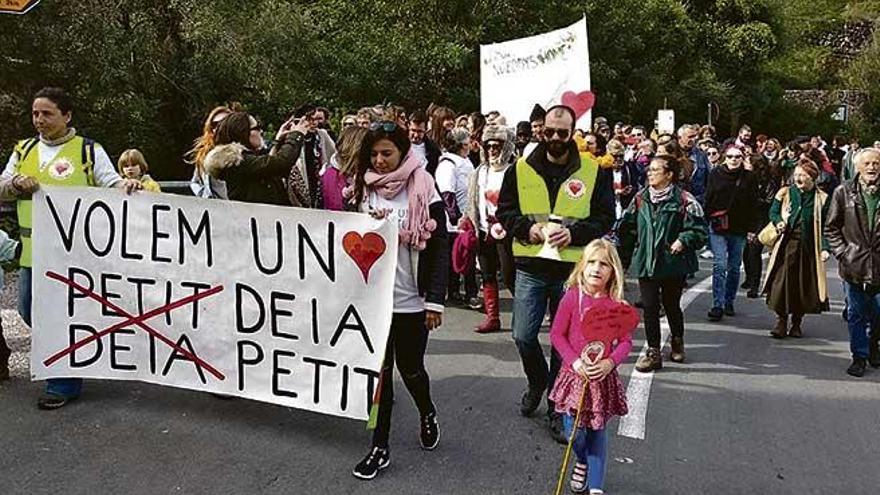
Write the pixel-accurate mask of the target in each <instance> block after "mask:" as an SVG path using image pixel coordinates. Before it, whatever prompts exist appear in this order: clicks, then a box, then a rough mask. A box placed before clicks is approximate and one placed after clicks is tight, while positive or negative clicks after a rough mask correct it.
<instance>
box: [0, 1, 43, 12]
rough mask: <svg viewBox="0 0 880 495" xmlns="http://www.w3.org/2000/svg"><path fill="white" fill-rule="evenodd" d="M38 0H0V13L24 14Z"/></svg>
mask: <svg viewBox="0 0 880 495" xmlns="http://www.w3.org/2000/svg"><path fill="white" fill-rule="evenodd" d="M38 3H40V0H0V14H26V13H27V12H28V11H29V10H31V9H32V8H34V7H36V6H37V4H38Z"/></svg>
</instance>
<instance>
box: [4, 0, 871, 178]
mask: <svg viewBox="0 0 880 495" xmlns="http://www.w3.org/2000/svg"><path fill="white" fill-rule="evenodd" d="M876 3H877V2H876V1H867V2H849V3H848V4H847V6H846V8H841V7H840V2H836V1H833V0H809V1H807V0H690V1H674V0H615V1H608V0H604V1H598V0H590V1H571V0H566V1H562V0H519V1H515V0H444V1H439V0H418V1H416V0H373V1H366V0H254V1H252V2H235V1H232V0H216V1H211V2H199V1H196V0H171V1H167V0H166V1H157V0H116V1H114V2H107V1H103V0H84V1H81V2H54V1H43V2H42V3H41V4H40V5H39V6H38V7H37V8H36V9H35V10H33V11H32V12H31V13H29V14H27V15H25V16H20V17H18V16H15V17H14V16H3V17H0V30H2V32H3V33H4V35H5V36H4V41H5V43H4V44H3V45H0V73H2V74H3V85H2V89H0V119H2V121H3V122H4V126H3V127H2V128H0V150H3V151H4V154H5V153H8V151H9V150H10V149H11V146H12V144H13V142H14V140H15V139H18V138H21V137H24V136H28V135H31V134H32V133H33V129H32V127H31V125H30V122H29V119H28V109H29V106H30V105H29V104H30V98H31V95H32V94H33V92H34V91H36V90H37V89H39V88H40V87H42V86H44V85H49V84H54V85H61V86H63V87H66V88H67V89H68V90H69V91H71V92H72V93H73V94H74V95H75V97H76V102H77V110H76V116H75V123H76V125H77V126H78V127H79V128H80V129H82V131H83V132H84V133H86V134H88V135H90V136H92V137H94V138H96V139H98V140H99V141H100V142H101V143H103V144H104V145H105V147H106V148H107V149H108V150H109V151H110V153H111V156H118V154H119V153H121V152H122V150H123V149H125V148H128V147H139V148H141V149H142V150H144V151H145V153H146V155H147V158H148V160H149V161H150V162H151V164H152V167H153V168H154V172H155V173H156V175H157V176H159V177H161V178H186V177H188V176H189V174H190V173H191V172H190V169H188V167H187V166H185V165H184V164H183V162H182V159H181V156H182V154H183V153H184V152H185V150H186V149H187V148H188V147H189V145H190V143H191V141H192V139H193V138H194V137H195V136H196V134H197V133H198V131H199V127H200V123H201V119H203V118H204V115H205V114H206V112H207V111H208V110H209V109H210V108H211V107H213V106H215V105H217V104H221V103H224V102H229V101H240V102H242V103H244V104H245V106H246V107H247V108H248V109H249V110H250V111H251V112H253V113H254V114H256V115H257V116H258V117H259V118H261V119H262V120H264V121H266V122H269V123H272V122H279V121H280V120H281V119H283V118H284V117H285V116H286V115H287V114H288V113H289V112H290V110H291V109H292V108H293V107H294V106H295V105H297V104H299V103H303V102H306V101H311V102H317V103H321V104H323V105H326V106H329V107H331V108H334V109H338V111H339V112H343V111H351V110H353V109H356V108H358V107H360V106H363V105H369V104H374V103H378V102H394V103H398V104H402V105H404V106H406V107H407V108H415V107H421V108H424V107H426V106H427V104H428V103H430V102H438V103H444V104H447V105H449V106H452V107H453V108H455V109H456V110H459V111H462V112H463V111H472V110H475V109H477V108H479V60H478V55H479V45H480V44H481V43H491V42H499V41H505V40H508V39H513V38H518V37H522V36H530V35H534V34H538V33H541V32H544V31H548V30H551V29H557V28H559V27H562V26H565V25H568V24H571V23H573V22H575V21H577V20H578V19H579V18H580V17H581V16H582V15H586V16H587V20H588V26H589V30H590V44H591V46H590V49H591V59H592V60H591V74H592V79H593V88H594V91H595V92H596V94H597V95H598V98H597V105H596V113H597V114H602V115H607V116H609V117H611V118H614V119H621V120H629V121H634V122H640V123H645V124H650V123H652V122H653V119H654V116H655V111H656V109H657V108H662V107H663V106H664V105H667V106H668V107H670V108H674V109H676V112H677V115H678V120H679V121H705V119H706V116H705V115H706V108H707V104H709V103H710V102H712V103H716V104H718V105H719V107H720V108H721V122H720V123H719V124H720V127H721V128H722V130H725V131H727V130H729V129H730V128H733V127H735V126H737V125H738V124H739V123H741V122H751V123H754V124H756V126H757V127H759V128H760V127H761V126H764V127H766V128H774V129H779V132H783V133H789V134H791V133H794V132H797V131H798V130H799V129H794V128H791V127H792V126H795V125H802V122H801V121H802V120H804V119H799V120H798V121H796V122H791V123H790V124H785V125H779V121H778V119H779V115H780V113H779V112H780V111H783V110H785V111H790V109H788V108H787V107H784V106H783V103H782V92H783V89H784V88H811V87H834V86H835V85H836V84H842V83H845V82H851V81H863V82H864V81H867V80H868V79H866V78H868V77H873V81H877V80H880V78H878V77H876V76H877V72H876V71H877V70H880V69H878V68H877V67H876V60H877V59H880V57H877V56H876V50H877V49H878V48H877V46H876V44H875V48H874V49H873V50H874V53H875V56H874V59H873V60H867V58H866V57H862V60H860V61H857V62H856V64H855V65H854V66H853V68H851V69H848V72H846V73H845V74H844V75H842V76H841V75H839V74H838V72H837V71H836V70H832V69H830V68H829V67H831V65H829V64H828V63H827V61H828V58H829V57H830V54H829V52H828V50H825V49H823V48H821V47H818V46H817V45H816V44H815V43H813V41H814V40H815V38H816V37H817V36H818V35H819V34H821V33H822V32H824V31H827V30H828V29H831V28H833V27H834V26H837V25H839V24H840V23H841V22H843V20H845V19H847V18H852V17H854V16H862V17H864V16H870V15H873V14H874V13H875V12H876V10H877V9H876ZM874 84H876V83H874ZM806 117H809V118H816V116H815V115H808V116H806Z"/></svg>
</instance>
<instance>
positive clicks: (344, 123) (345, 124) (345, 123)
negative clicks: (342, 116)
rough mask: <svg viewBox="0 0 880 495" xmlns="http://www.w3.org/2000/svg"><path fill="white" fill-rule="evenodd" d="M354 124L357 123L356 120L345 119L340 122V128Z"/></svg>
mask: <svg viewBox="0 0 880 495" xmlns="http://www.w3.org/2000/svg"><path fill="white" fill-rule="evenodd" d="M356 124H357V122H355V121H353V120H346V121H345V122H343V123H342V128H343V129H345V128H346V127H353V126H355V125H356Z"/></svg>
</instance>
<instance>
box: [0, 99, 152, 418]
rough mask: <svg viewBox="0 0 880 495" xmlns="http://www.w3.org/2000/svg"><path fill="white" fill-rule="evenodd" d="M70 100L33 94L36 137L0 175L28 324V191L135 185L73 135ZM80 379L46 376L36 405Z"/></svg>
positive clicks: (59, 398) (54, 399)
mask: <svg viewBox="0 0 880 495" xmlns="http://www.w3.org/2000/svg"><path fill="white" fill-rule="evenodd" d="M72 117H73V104H72V101H71V98H70V96H68V95H67V93H65V91H64V90H63V89H61V88H43V89H41V90H40V91H39V92H37V94H36V95H35V96H34V101H33V105H32V113H31V118H32V121H33V124H34V127H35V128H36V129H37V132H39V135H38V136H37V137H35V138H31V139H25V140H23V141H20V142H19V143H18V144H17V145H16V146H15V149H14V150H13V152H12V156H10V157H9V161H8V162H7V163H6V169H5V170H4V171H3V174H2V175H0V200H4V201H12V200H16V202H17V208H18V223H19V228H20V232H21V244H22V251H21V258H20V259H19V265H21V272H20V273H19V279H18V282H19V291H18V312H19V314H21V317H22V319H23V320H24V321H25V323H27V324H28V325H30V324H31V298H32V284H31V280H32V279H31V250H32V249H31V248H32V246H31V228H32V225H33V224H32V223H31V206H32V201H31V195H32V194H33V193H35V192H36V191H37V190H38V189H39V188H40V185H41V184H45V185H52V186H96V187H115V188H119V189H123V190H125V192H126V193H131V192H132V191H135V190H137V189H140V188H141V186H140V183H139V182H138V181H133V180H128V179H123V178H122V177H120V176H119V174H118V173H117V172H116V170H115V168H114V167H113V163H112V162H111V161H110V157H109V156H107V153H106V152H105V151H104V149H103V148H102V147H101V146H100V145H98V144H97V143H95V142H94V141H92V140H90V139H87V138H83V137H81V136H78V135H77V134H76V129H74V128H73V127H70V120H71V118H72ZM81 389H82V380H81V379H78V378H60V379H51V380H48V381H47V383H46V393H45V394H44V395H43V396H42V397H40V399H39V400H38V401H37V407H39V408H40V409H46V410H48V409H58V408H59V407H63V406H65V405H66V404H67V403H68V402H70V401H71V400H73V399H76V398H77V397H79V394H80V391H81Z"/></svg>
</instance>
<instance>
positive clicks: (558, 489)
mask: <svg viewBox="0 0 880 495" xmlns="http://www.w3.org/2000/svg"><path fill="white" fill-rule="evenodd" d="M589 385H590V380H588V379H584V390H583V391H582V392H581V401H580V403H578V408H577V414H576V415H575V418H574V424H573V425H572V426H571V433H570V434H569V435H568V446H567V447H565V456H564V457H563V458H562V468H561V469H560V470H559V481H557V482H556V495H561V494H562V485H563V483H564V482H565V475H566V474H567V472H568V458H569V457H570V456H571V447H572V445H574V437H575V435H577V430H578V425H579V424H580V422H581V410H583V408H584V399H586V397H587V387H588V386H589Z"/></svg>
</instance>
